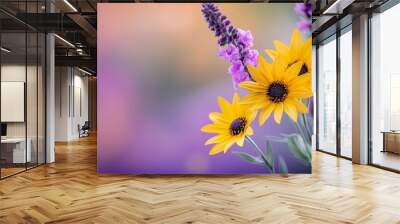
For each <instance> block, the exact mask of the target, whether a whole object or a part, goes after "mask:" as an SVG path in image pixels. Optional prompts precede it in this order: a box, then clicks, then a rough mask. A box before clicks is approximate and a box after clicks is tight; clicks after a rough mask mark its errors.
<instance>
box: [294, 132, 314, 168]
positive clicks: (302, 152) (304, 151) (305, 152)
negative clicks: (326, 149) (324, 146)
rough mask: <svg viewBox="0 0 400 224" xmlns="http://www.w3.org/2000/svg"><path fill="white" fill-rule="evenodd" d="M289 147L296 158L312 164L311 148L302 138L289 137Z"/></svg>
mask: <svg viewBox="0 0 400 224" xmlns="http://www.w3.org/2000/svg"><path fill="white" fill-rule="evenodd" d="M288 147H289V150H290V151H291V152H292V153H293V155H294V157H296V158H297V159H299V160H302V161H304V162H306V163H311V146H307V144H305V143H304V141H303V139H302V138H301V136H299V135H297V136H291V137H288Z"/></svg>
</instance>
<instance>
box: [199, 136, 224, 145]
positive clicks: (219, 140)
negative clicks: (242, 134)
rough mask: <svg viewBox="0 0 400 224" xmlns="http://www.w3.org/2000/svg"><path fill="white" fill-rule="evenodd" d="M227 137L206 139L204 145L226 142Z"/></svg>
mask: <svg viewBox="0 0 400 224" xmlns="http://www.w3.org/2000/svg"><path fill="white" fill-rule="evenodd" d="M229 138H230V136H229V135H216V136H214V137H212V138H210V139H208V140H207V141H206V142H205V143H204V145H210V144H216V143H223V142H224V141H226V140H229Z"/></svg>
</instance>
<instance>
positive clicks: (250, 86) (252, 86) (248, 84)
mask: <svg viewBox="0 0 400 224" xmlns="http://www.w3.org/2000/svg"><path fill="white" fill-rule="evenodd" d="M239 86H240V87H241V88H243V89H245V90H248V91H251V92H259V93H263V92H265V87H264V86H262V85H260V84H258V83H256V82H252V81H245V82H241V83H240V84H239Z"/></svg>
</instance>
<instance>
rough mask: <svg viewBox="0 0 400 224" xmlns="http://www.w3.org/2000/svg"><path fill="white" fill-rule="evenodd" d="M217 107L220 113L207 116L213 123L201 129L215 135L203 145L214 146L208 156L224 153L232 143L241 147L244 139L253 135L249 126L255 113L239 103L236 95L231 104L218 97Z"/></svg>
mask: <svg viewBox="0 0 400 224" xmlns="http://www.w3.org/2000/svg"><path fill="white" fill-rule="evenodd" d="M218 105H219V107H220V108H221V112H212V113H210V114H209V118H210V120H211V121H212V122H213V123H212V124H207V125H205V126H203V127H202V128H201V131H202V132H206V133H215V134H216V136H214V137H212V138H210V139H208V140H207V141H206V143H205V145H209V144H215V145H214V146H213V148H212V149H211V150H210V152H209V154H210V155H214V154H216V153H219V152H222V151H223V152H224V153H226V152H227V151H228V149H229V148H230V147H231V146H232V145H233V144H234V143H236V144H237V145H238V146H240V147H242V146H243V144H244V139H245V137H246V136H251V135H253V129H252V128H251V127H250V125H251V123H252V122H253V121H254V119H255V117H256V115H257V112H256V111H254V110H251V109H249V108H248V107H246V106H245V105H243V104H241V103H240V97H239V94H237V93H235V94H234V95H233V99H232V104H231V103H229V102H228V101H227V100H226V99H225V98H223V97H220V96H219V97H218Z"/></svg>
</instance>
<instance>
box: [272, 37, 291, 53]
mask: <svg viewBox="0 0 400 224" xmlns="http://www.w3.org/2000/svg"><path fill="white" fill-rule="evenodd" d="M274 45H275V48H276V50H277V51H279V52H282V53H286V51H288V50H289V48H288V47H287V46H286V45H285V44H284V43H282V41H280V40H275V41H274Z"/></svg>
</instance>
